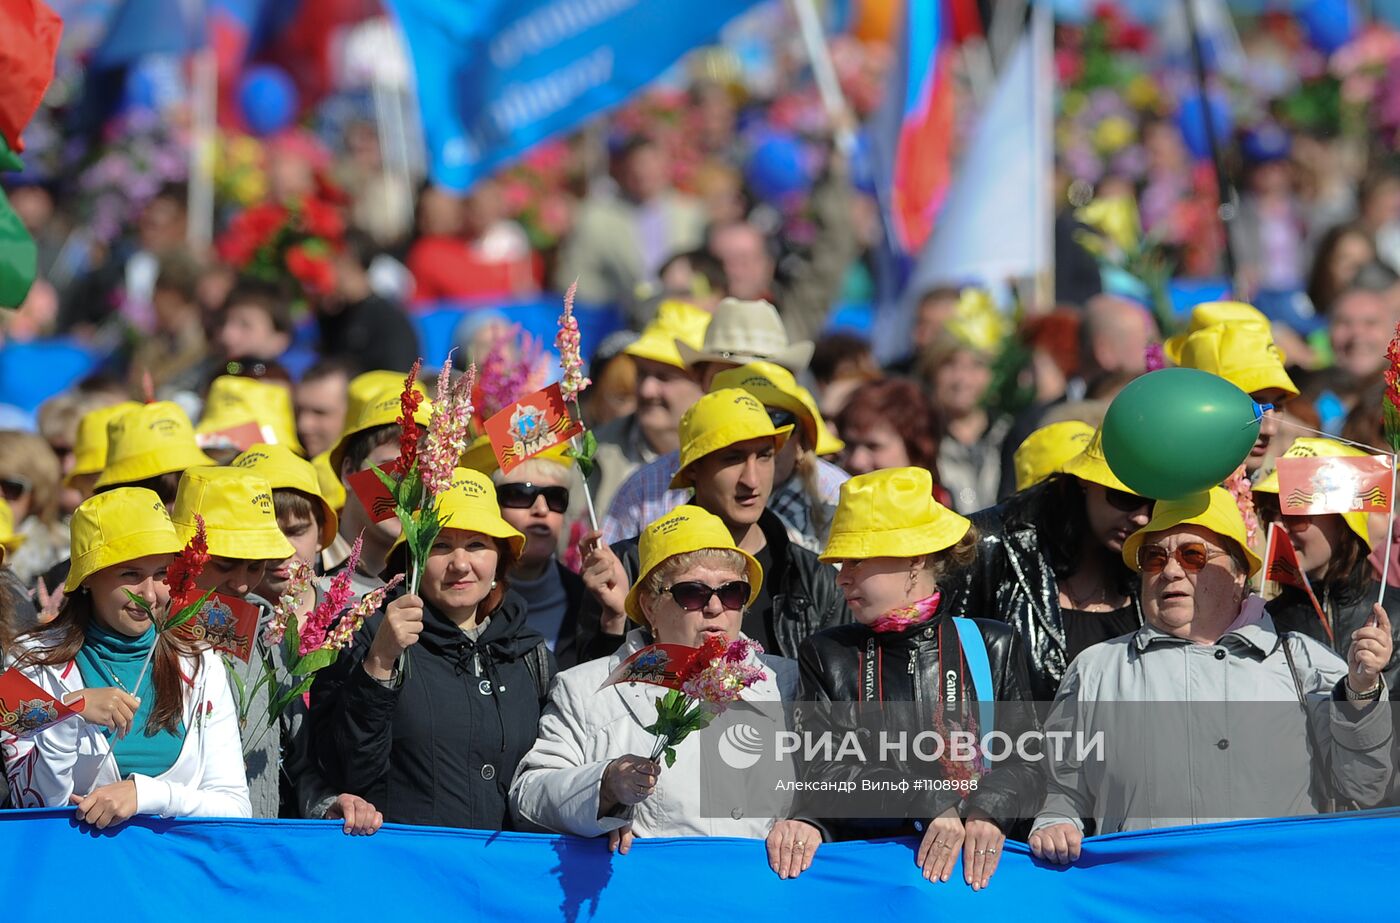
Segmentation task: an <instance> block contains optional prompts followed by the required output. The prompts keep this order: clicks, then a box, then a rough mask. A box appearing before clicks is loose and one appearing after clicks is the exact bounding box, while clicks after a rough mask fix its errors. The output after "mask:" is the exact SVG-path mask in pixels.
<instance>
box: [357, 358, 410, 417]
mask: <svg viewBox="0 0 1400 923" xmlns="http://www.w3.org/2000/svg"><path fill="white" fill-rule="evenodd" d="M407 377H408V373H407V372H391V371H389V370H388V369H376V370H375V371H373V372H362V373H361V374H359V375H356V376H355V377H354V378H352V379H350V384H349V385H348V386H347V388H346V391H345V395H346V404H345V420H346V422H347V423H349V422H350V421H352V420H358V419H359V418H360V414H361V413H363V412H364V409H365V405H366V404H368V403H369V402H370V401H373V400H377V399H378V398H379V396H380V395H382V394H383V393H384V392H385V391H392V392H394V393H395V394H402V393H403V382H404V379H405V378H407ZM417 390H419V391H422V392H423V394H424V396H426V395H427V393H428V391H427V389H426V388H424V387H423V383H422V382H421V381H420V382H417Z"/></svg>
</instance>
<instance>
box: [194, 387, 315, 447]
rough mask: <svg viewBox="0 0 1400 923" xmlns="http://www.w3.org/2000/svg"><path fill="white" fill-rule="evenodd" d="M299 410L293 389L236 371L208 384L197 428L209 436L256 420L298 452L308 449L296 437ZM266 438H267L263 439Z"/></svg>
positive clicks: (196, 430)
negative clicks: (295, 403) (236, 372)
mask: <svg viewBox="0 0 1400 923" xmlns="http://www.w3.org/2000/svg"><path fill="white" fill-rule="evenodd" d="M296 419H297V418H296V411H294V410H293V409H292V391H291V389H290V388H288V387H287V386H286V385H284V384H281V383H279V382H275V381H259V380H257V379H254V378H242V377H239V376H237V375H220V376H219V377H218V378H215V379H214V381H213V382H212V383H210V385H209V395H208V396H207V397H206V398H205V399H204V414H203V416H201V417H200V418H199V425H198V426H196V427H195V429H194V431H195V433H197V434H198V435H200V436H209V435H211V434H213V433H218V432H222V431H223V430H228V429H233V428H234V427H236V426H243V425H245V424H248V423H256V424H257V425H258V426H259V427H260V428H261V429H262V431H263V435H264V436H267V435H269V433H270V434H271V436H272V437H273V438H275V439H276V440H277V444H278V445H284V446H286V447H287V448H289V449H291V450H292V451H293V452H295V453H297V454H298V455H305V454H306V450H305V449H303V448H302V447H301V443H300V442H299V441H298V440H297V422H296ZM264 441H265V440H264Z"/></svg>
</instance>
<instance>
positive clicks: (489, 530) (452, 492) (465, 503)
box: [394, 468, 525, 558]
mask: <svg viewBox="0 0 1400 923" xmlns="http://www.w3.org/2000/svg"><path fill="white" fill-rule="evenodd" d="M437 501H438V515H439V516H441V517H442V527H443V528H444V529H462V530H464V531H467V532H480V533H481V534H482V535H489V536H491V537H492V538H499V539H503V540H505V541H506V542H507V543H508V544H509V545H510V548H511V554H513V555H514V556H515V557H517V558H518V557H520V553H521V552H522V551H524V550H525V536H524V535H523V534H522V533H521V532H520V530H519V529H517V528H515V526H513V525H511V524H510V523H508V522H506V521H505V519H503V518H502V517H501V506H500V504H499V503H497V502H496V485H495V484H493V483H491V478H490V477H488V476H487V475H485V474H482V473H481V472H480V471H472V470H470V469H467V468H456V469H454V470H453V472H452V484H451V486H449V487H448V488H447V490H445V491H443V492H442V493H440V494H438V495H437ZM403 543H404V537H403V536H402V535H400V536H399V537H398V540H397V541H395V542H394V548H395V549H397V548H399V547H401V546H402V545H403Z"/></svg>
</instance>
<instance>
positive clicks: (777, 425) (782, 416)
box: [768, 407, 797, 429]
mask: <svg viewBox="0 0 1400 923" xmlns="http://www.w3.org/2000/svg"><path fill="white" fill-rule="evenodd" d="M768 419H770V420H772V421H773V428H774V429H782V428H783V427H784V426H796V425H797V414H795V413H793V412H792V411H790V410H777V409H775V408H773V407H769V408H768Z"/></svg>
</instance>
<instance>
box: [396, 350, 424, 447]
mask: <svg viewBox="0 0 1400 923" xmlns="http://www.w3.org/2000/svg"><path fill="white" fill-rule="evenodd" d="M422 366H423V360H422V359H414V360H413V368H411V369H409V370H408V377H407V378H405V379H404V382H403V394H402V395H400V396H399V410H400V414H401V415H400V416H399V458H400V460H401V462H400V466H401V467H400V469H399V470H401V471H403V472H404V473H405V474H407V473H408V472H409V471H410V470H411V469H412V468H413V466H414V465H415V464H416V463H417V461H418V433H419V429H418V422H417V421H416V420H414V419H413V414H414V413H416V412H417V410H418V405H420V404H422V403H423V395H422V394H421V393H420V392H419V391H418V389H417V388H415V387H414V384H415V382H416V381H417V380H418V370H419V369H420V368H422Z"/></svg>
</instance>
